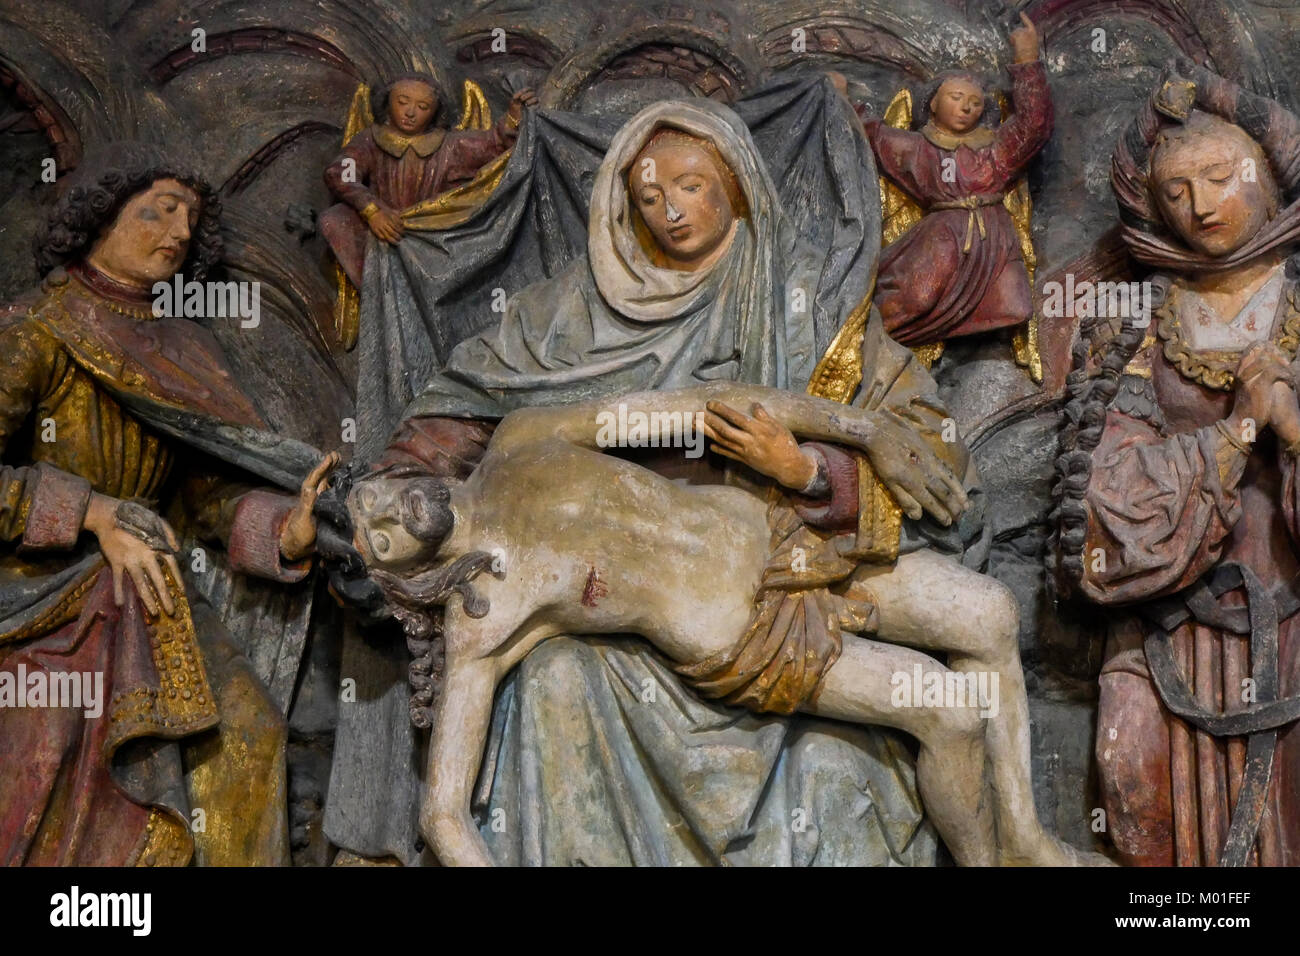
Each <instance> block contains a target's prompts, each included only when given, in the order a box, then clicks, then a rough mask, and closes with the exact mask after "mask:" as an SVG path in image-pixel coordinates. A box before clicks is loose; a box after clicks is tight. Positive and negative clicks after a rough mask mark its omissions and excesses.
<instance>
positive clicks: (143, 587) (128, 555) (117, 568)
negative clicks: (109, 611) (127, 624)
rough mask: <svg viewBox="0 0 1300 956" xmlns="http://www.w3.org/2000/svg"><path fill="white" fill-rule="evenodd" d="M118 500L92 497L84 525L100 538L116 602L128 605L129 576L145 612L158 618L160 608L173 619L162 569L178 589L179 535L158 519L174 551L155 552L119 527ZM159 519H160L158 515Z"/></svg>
mask: <svg viewBox="0 0 1300 956" xmlns="http://www.w3.org/2000/svg"><path fill="white" fill-rule="evenodd" d="M118 504H119V502H118V500H117V499H116V498H110V497H108V496H107V495H100V494H92V495H91V496H90V504H89V505H88V506H87V508H86V517H85V520H84V521H83V522H82V526H83V527H84V528H85V529H86V530H87V531H89V532H91V533H92V534H94V535H95V537H96V538H98V539H99V550H100V552H101V553H102V554H103V555H104V560H105V561H107V562H108V567H109V570H110V571H111V572H112V574H113V600H114V602H116V603H117V605H118V607H121V606H122V605H123V604H124V603H125V602H126V591H125V589H124V588H123V581H124V579H125V578H127V577H129V578H130V579H131V582H132V583H133V584H134V585H135V592H136V594H138V595H139V596H140V600H141V602H143V604H144V606H145V610H146V611H148V612H149V614H150V615H151V616H157V614H158V610H159V608H160V607H161V608H162V611H163V613H164V614H166V615H167V616H168V617H171V616H172V615H173V614H174V613H176V605H175V602H174V601H173V600H172V595H171V589H170V588H169V587H168V585H167V579H166V577H165V576H164V574H163V568H164V567H166V569H167V570H169V571H171V574H172V579H173V580H174V581H175V582H176V585H177V586H178V587H179V586H180V583H181V568H180V565H179V564H177V563H176V554H175V552H176V551H177V549H178V548H179V547H180V541H179V540H178V539H177V537H176V532H175V531H173V530H172V529H171V526H170V525H168V524H167V522H165V521H163V519H162V518H157V523H158V525H159V526H160V527H161V528H162V530H163V532H164V534H165V535H166V538H167V543H168V545H169V546H170V547H171V552H170V553H168V552H163V551H155V550H154V549H153V548H151V547H150V546H149V545H147V544H145V542H144V541H142V540H140V538H138V537H136V535H134V534H132V533H131V532H130V531H127V530H126V529H125V528H122V527H121V526H119V524H118V522H117V506H118ZM155 517H157V516H155Z"/></svg>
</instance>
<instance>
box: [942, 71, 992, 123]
mask: <svg viewBox="0 0 1300 956" xmlns="http://www.w3.org/2000/svg"><path fill="white" fill-rule="evenodd" d="M983 115H984V91H983V90H982V89H980V88H979V87H978V86H976V85H975V84H974V83H972V82H971V81H970V80H964V79H961V78H960V77H958V78H955V79H951V80H946V81H945V82H944V84H943V85H942V86H940V87H939V90H938V92H936V93H935V94H934V98H933V99H931V100H930V118H931V120H932V121H933V122H934V125H935V126H937V127H939V128H940V129H941V130H944V131H945V132H948V133H957V134H961V133H969V132H970V131H971V130H973V129H974V128H975V127H976V125H977V124H978V123H979V121H980V117H982V116H983Z"/></svg>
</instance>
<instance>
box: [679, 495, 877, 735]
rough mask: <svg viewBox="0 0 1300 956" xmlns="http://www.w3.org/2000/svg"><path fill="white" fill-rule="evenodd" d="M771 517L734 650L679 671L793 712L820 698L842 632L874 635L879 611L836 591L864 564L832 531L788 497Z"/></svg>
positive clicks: (724, 691) (734, 700) (753, 706)
mask: <svg viewBox="0 0 1300 956" xmlns="http://www.w3.org/2000/svg"><path fill="white" fill-rule="evenodd" d="M767 520H768V525H769V527H770V528H771V529H772V540H771V555H770V557H769V558H768V562H767V566H766V568H764V571H763V578H762V582H761V583H760V584H759V588H758V593H757V594H756V595H755V598H754V614H753V617H751V618H750V622H749V626H748V627H747V628H746V629H745V633H744V635H743V636H742V637H741V639H740V640H739V641H738V642H737V643H736V644H735V646H733V647H732V648H731V649H730V650H727V651H723V652H720V653H718V654H714V655H712V656H711V657H708V658H706V659H704V660H702V661H700V662H699V663H697V664H686V665H679V666H678V667H677V668H676V671H677V673H679V674H681V675H682V676H683V677H684V678H685V679H686V682H687V683H689V684H690V685H691V686H692V687H693V688H694V689H695V690H696V691H697V692H699V693H700V694H701V695H702V696H704V697H707V698H714V699H718V700H721V701H722V702H723V703H726V704H733V705H736V706H741V707H747V708H749V709H750V710H753V711H756V712H759V713H777V714H789V713H793V712H794V711H795V710H796V709H797V708H798V707H799V705H800V704H802V703H804V702H805V701H809V700H813V699H815V698H816V696H817V691H818V689H819V688H820V686H821V681H822V678H823V677H824V676H825V674H826V672H827V671H829V670H830V668H831V665H833V664H834V663H835V661H836V660H838V659H839V656H840V649H841V637H840V632H841V631H850V632H852V633H857V634H867V633H873V632H874V631H875V630H876V626H877V612H876V608H875V606H874V605H872V604H869V603H865V602H862V601H853V600H849V599H848V598H845V597H842V596H841V595H839V594H836V593H834V592H833V591H832V590H831V589H832V587H833V586H834V585H837V584H839V583H841V582H843V581H845V580H847V578H848V577H849V575H850V574H852V573H853V571H854V569H855V568H856V567H857V566H858V562H857V561H854V560H851V559H849V558H846V557H844V556H843V555H841V554H840V552H839V551H838V550H837V549H836V547H835V543H834V538H833V537H832V536H829V535H822V534H819V533H817V532H816V531H814V530H812V529H811V528H809V527H808V526H807V525H806V524H805V523H804V522H803V520H802V519H801V518H800V517H799V515H798V514H797V513H796V512H795V510H794V508H793V507H792V506H791V504H790V502H789V501H788V499H786V498H784V497H782V498H780V499H778V500H777V501H775V502H774V503H773V504H772V505H771V506H770V507H769V509H768V515H767Z"/></svg>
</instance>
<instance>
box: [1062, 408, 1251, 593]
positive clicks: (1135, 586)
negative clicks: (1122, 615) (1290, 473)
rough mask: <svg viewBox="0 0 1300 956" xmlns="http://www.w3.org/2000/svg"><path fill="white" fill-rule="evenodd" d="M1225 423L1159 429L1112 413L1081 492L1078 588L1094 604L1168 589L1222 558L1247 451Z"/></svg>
mask: <svg viewBox="0 0 1300 956" xmlns="http://www.w3.org/2000/svg"><path fill="white" fill-rule="evenodd" d="M1225 428H1226V426H1224V425H1223V424H1222V423H1218V424H1215V425H1207V426H1205V427H1203V428H1200V429H1198V430H1197V431H1194V432H1190V433H1187V434H1180V435H1171V436H1168V437H1163V436H1161V434H1160V433H1159V432H1158V431H1157V430H1156V429H1155V428H1154V427H1153V426H1152V425H1151V424H1149V423H1147V422H1144V421H1141V420H1139V419H1137V418H1133V417H1131V416H1129V415H1126V414H1123V413H1120V412H1116V411H1113V410H1112V411H1111V412H1109V413H1108V415H1107V419H1106V427H1105V430H1104V432H1103V433H1102V438H1101V442H1100V443H1099V444H1098V446H1097V448H1096V450H1095V451H1094V452H1093V455H1092V474H1091V478H1090V480H1089V482H1088V486H1087V491H1086V494H1085V498H1084V506H1085V511H1086V514H1087V537H1086V540H1085V546H1084V554H1083V574H1082V577H1081V588H1082V590H1083V592H1084V593H1085V594H1086V595H1087V596H1088V597H1089V598H1090V599H1092V600H1093V601H1096V602H1098V603H1100V604H1124V603H1127V602H1130V601H1137V600H1142V599H1146V598H1152V597H1159V596H1162V595H1166V594H1171V593H1174V592H1176V591H1178V590H1181V589H1182V588H1184V587H1186V586H1187V585H1189V584H1191V583H1192V582H1193V581H1195V580H1196V579H1197V578H1198V577H1200V576H1201V575H1202V574H1204V573H1205V572H1206V571H1208V570H1209V569H1210V568H1212V567H1213V566H1214V564H1215V563H1216V562H1217V561H1218V560H1219V557H1220V555H1221V554H1222V551H1223V546H1224V541H1225V539H1226V538H1227V537H1228V534H1229V533H1230V532H1231V531H1232V528H1233V526H1234V525H1235V524H1236V523H1237V519H1238V518H1239V517H1240V516H1241V497H1240V494H1239V492H1238V484H1239V483H1240V481H1241V476H1242V474H1243V472H1244V471H1245V466H1246V453H1245V452H1244V451H1242V450H1241V449H1240V448H1239V447H1238V446H1237V445H1236V444H1235V443H1234V442H1233V441H1232V440H1231V438H1230V437H1229V434H1228V433H1227V432H1226V431H1225Z"/></svg>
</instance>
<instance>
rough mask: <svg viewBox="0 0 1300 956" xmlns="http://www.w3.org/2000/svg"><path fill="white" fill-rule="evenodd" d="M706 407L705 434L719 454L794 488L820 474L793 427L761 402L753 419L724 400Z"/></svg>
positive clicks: (755, 409)
mask: <svg viewBox="0 0 1300 956" xmlns="http://www.w3.org/2000/svg"><path fill="white" fill-rule="evenodd" d="M705 407H706V408H707V409H708V410H707V411H706V412H705V413H704V434H706V435H707V436H709V438H711V439H712V440H713V450H714V451H716V452H717V453H718V454H719V455H724V456H726V457H727V458H732V459H734V460H736V461H738V462H741V463H742V464H745V465H748V466H749V467H750V468H753V469H754V470H755V471H756V472H758V473H759V474H760V475H767V476H768V477H769V478H771V479H772V480H773V481H776V482H777V483H778V484H780V485H783V486H784V487H786V488H792V489H794V490H795V491H799V490H801V489H803V488H806V487H807V486H808V483H809V482H810V481H812V480H813V479H814V478H815V477H817V464H816V462H814V461H812V460H811V459H810V458H809V457H808V456H807V455H805V454H804V452H803V449H802V448H800V447H799V442H798V440H797V439H796V438H795V437H794V434H793V433H792V432H791V431H790V429H788V428H786V427H785V426H784V425H782V424H781V423H780V422H778V421H777V420H776V419H775V418H773V417H772V416H771V415H769V414H768V413H767V409H765V408H763V406H762V405H759V404H757V403H756V404H755V405H754V416H753V417H752V418H751V417H750V416H748V415H746V414H744V413H743V412H738V411H736V410H735V409H734V408H731V407H730V406H728V405H725V404H723V403H722V402H709V403H708V405H707V406H705Z"/></svg>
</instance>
